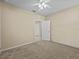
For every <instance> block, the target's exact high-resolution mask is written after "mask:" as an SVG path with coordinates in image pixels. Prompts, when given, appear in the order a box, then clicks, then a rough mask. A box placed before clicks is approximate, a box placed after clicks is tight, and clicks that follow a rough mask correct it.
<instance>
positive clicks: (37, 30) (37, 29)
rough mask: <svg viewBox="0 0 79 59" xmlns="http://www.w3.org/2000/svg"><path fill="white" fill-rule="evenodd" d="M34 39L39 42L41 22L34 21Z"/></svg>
mask: <svg viewBox="0 0 79 59" xmlns="http://www.w3.org/2000/svg"><path fill="white" fill-rule="evenodd" d="M34 39H35V40H41V21H34Z"/></svg>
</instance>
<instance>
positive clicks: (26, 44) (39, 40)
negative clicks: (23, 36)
mask: <svg viewBox="0 0 79 59" xmlns="http://www.w3.org/2000/svg"><path fill="white" fill-rule="evenodd" d="M38 41H40V40H37V41H32V42H29V43H25V44H21V45H17V46H14V47H10V48H6V49H2V50H1V52H4V51H7V50H10V49H14V48H18V47H21V46H24V45H28V44H31V43H35V42H38Z"/></svg>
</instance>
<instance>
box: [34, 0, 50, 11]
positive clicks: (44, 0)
mask: <svg viewBox="0 0 79 59" xmlns="http://www.w3.org/2000/svg"><path fill="white" fill-rule="evenodd" d="M48 2H50V0H39V2H38V3H35V4H34V5H33V6H36V7H38V8H39V10H43V9H45V8H49V7H50V6H49V5H48V4H47V3H48Z"/></svg>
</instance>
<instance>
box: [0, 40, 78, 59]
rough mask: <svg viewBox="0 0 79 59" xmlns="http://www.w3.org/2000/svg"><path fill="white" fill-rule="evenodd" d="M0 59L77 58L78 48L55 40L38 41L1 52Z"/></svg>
mask: <svg viewBox="0 0 79 59" xmlns="http://www.w3.org/2000/svg"><path fill="white" fill-rule="evenodd" d="M0 59H79V49H76V48H72V47H68V46H65V45H61V44H58V43H55V42H49V41H39V42H36V43H32V44H28V45H25V46H22V47H19V48H15V49H12V50H8V51H5V52H2V54H1V55H0Z"/></svg>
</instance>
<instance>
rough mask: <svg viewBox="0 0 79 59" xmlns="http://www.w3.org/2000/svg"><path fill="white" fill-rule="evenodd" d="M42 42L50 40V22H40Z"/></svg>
mask: <svg viewBox="0 0 79 59" xmlns="http://www.w3.org/2000/svg"><path fill="white" fill-rule="evenodd" d="M41 25H42V26H41V27H42V28H41V29H42V40H50V20H44V21H42V24H41Z"/></svg>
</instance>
